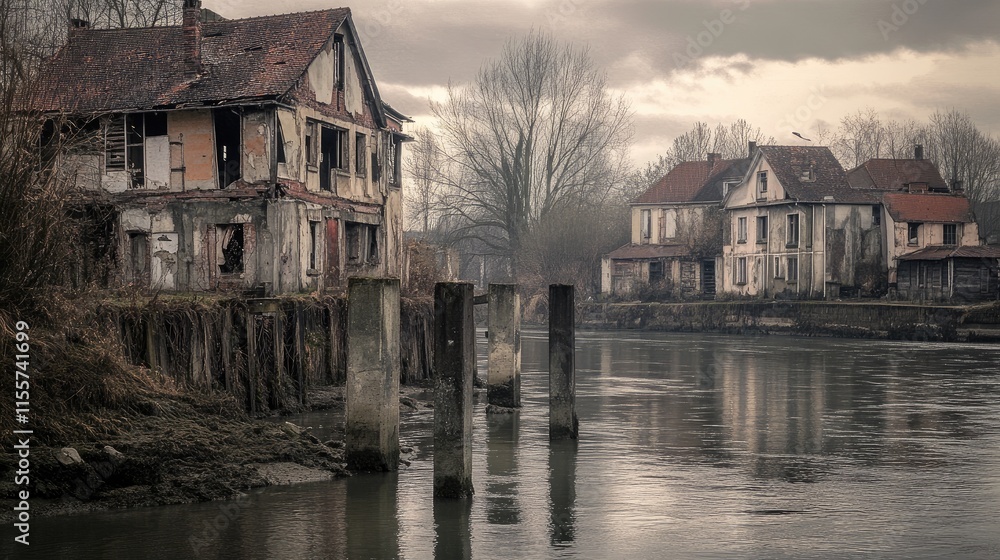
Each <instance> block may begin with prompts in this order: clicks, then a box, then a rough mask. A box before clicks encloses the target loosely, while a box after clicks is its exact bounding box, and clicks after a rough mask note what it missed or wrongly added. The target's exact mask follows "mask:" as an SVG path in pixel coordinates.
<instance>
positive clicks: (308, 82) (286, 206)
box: [38, 0, 409, 294]
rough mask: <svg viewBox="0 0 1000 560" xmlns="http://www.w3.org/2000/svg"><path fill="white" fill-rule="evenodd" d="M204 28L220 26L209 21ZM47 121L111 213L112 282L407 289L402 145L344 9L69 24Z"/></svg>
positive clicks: (192, 1) (46, 102) (79, 177)
mask: <svg viewBox="0 0 1000 560" xmlns="http://www.w3.org/2000/svg"><path fill="white" fill-rule="evenodd" d="M206 14H207V16H208V17H206ZM42 78H43V79H42V84H43V88H42V91H41V94H40V96H39V100H38V109H39V110H41V111H43V112H45V113H49V114H59V115H62V116H68V118H69V119H70V120H71V121H73V122H75V123H76V125H77V126H78V127H79V129H80V130H81V131H83V132H84V135H83V137H82V138H81V139H80V140H79V141H77V142H75V143H74V144H73V145H72V149H71V150H69V151H67V152H66V153H65V154H64V156H63V168H64V169H65V170H68V172H70V173H72V175H73V177H74V180H75V182H76V185H77V186H78V187H79V189H80V190H81V191H82V192H83V193H85V196H86V198H87V199H88V200H89V201H90V202H91V204H93V205H100V206H101V207H103V208H107V209H110V215H111V216H112V218H111V219H110V223H111V226H110V228H109V229H110V230H112V231H114V232H115V233H116V235H115V243H114V244H113V247H114V251H113V252H112V253H113V254H112V257H111V260H112V261H113V262H114V265H115V269H116V271H117V272H116V278H117V279H116V281H117V282H120V283H124V284H129V283H132V284H139V285H143V286H148V287H149V288H151V289H155V290H166V291H173V290H176V291H203V290H237V291H244V290H253V291H259V292H262V293H266V294H281V293H292V292H302V291H313V290H318V289H325V288H337V287H340V286H343V285H345V280H346V278H348V277H350V276H355V275H377V276H398V275H399V273H400V268H401V260H402V222H401V204H402V194H401V192H400V188H401V178H400V155H401V145H402V143H403V142H405V141H407V140H409V138H408V137H407V136H406V135H405V134H404V133H403V130H402V126H403V123H404V122H407V121H408V119H406V117H404V116H403V115H402V114H400V113H398V112H396V111H394V110H393V109H392V108H391V107H389V106H388V105H386V104H385V103H383V102H382V100H381V98H380V96H379V92H378V88H377V87H376V84H375V81H374V79H373V78H372V73H371V70H370V68H369V66H368V62H367V60H366V58H365V54H364V50H363V49H362V47H361V43H360V42H359V38H358V33H357V31H356V29H355V26H354V23H353V21H352V19H351V12H350V9H348V8H339V9H331V10H322V11H316V12H309V13H295V14H286V15H276V16H267V17H256V18H249V19H236V20H225V19H223V18H220V17H218V16H216V15H215V14H213V13H211V12H209V11H207V10H202V9H201V2H200V1H198V0H185V2H184V12H183V24H182V25H181V26H172V27H153V28H145V29H114V30H99V29H92V28H90V27H89V25H88V24H87V23H86V22H83V21H80V20H74V21H73V24H72V29H71V30H70V34H69V39H68V41H67V44H66V45H65V46H63V47H62V48H61V49H60V50H59V51H58V52H57V53H56V54H55V55H54V56H53V57H52V58H51V59H50V60H49V61H47V64H46V66H45V68H44V71H43V76H42Z"/></svg>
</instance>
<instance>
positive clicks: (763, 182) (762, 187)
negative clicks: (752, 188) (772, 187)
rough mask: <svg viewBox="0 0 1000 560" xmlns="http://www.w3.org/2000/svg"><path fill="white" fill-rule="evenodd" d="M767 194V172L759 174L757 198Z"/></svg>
mask: <svg viewBox="0 0 1000 560" xmlns="http://www.w3.org/2000/svg"><path fill="white" fill-rule="evenodd" d="M766 194H767V171H761V172H759V173H757V198H763V197H764V195H766Z"/></svg>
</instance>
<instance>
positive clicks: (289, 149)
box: [277, 109, 305, 180]
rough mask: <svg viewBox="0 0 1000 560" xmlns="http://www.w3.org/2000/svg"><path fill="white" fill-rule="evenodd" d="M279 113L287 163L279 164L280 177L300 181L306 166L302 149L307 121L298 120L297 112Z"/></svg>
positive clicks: (286, 110)
mask: <svg viewBox="0 0 1000 560" xmlns="http://www.w3.org/2000/svg"><path fill="white" fill-rule="evenodd" d="M277 111H278V122H279V123H280V126H281V134H282V136H283V138H284V148H285V163H279V164H278V177H280V178H283V179H292V180H299V179H301V178H302V177H303V173H302V169H303V168H304V166H305V161H304V160H305V157H304V156H305V152H304V150H302V149H301V147H302V145H303V141H304V140H303V139H304V138H305V121H303V120H300V119H298V118H297V115H296V113H295V111H290V110H288V109H277Z"/></svg>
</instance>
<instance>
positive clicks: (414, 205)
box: [404, 127, 448, 237]
mask: <svg viewBox="0 0 1000 560" xmlns="http://www.w3.org/2000/svg"><path fill="white" fill-rule="evenodd" d="M412 134H413V136H414V137H415V138H416V139H417V142H416V143H415V144H414V145H413V147H412V148H411V149H409V150H407V159H406V163H405V165H404V167H405V169H406V174H407V176H408V177H410V182H411V185H412V187H411V188H410V189H408V190H407V194H408V195H409V196H412V200H409V201H407V206H408V208H409V210H408V212H409V218H410V220H412V221H413V222H416V223H419V224H420V225H421V232H422V233H423V234H424V237H426V236H427V233H428V232H429V231H430V224H431V215H432V214H433V211H434V207H435V206H436V204H435V201H436V199H437V196H438V191H439V189H440V188H441V185H443V184H445V183H446V182H447V176H448V175H447V171H446V168H445V165H446V161H445V154H444V150H443V148H442V146H441V142H440V141H439V140H438V137H437V135H435V134H434V133H433V132H431V131H430V130H428V129H427V128H424V127H421V128H418V129H417V130H415V131H413V133H412Z"/></svg>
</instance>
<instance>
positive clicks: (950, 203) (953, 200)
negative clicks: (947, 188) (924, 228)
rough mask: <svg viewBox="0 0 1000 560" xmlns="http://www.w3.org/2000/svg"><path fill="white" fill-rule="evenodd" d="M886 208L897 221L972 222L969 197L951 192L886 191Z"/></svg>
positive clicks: (884, 197) (884, 199) (883, 199)
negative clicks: (951, 193)
mask: <svg viewBox="0 0 1000 560" xmlns="http://www.w3.org/2000/svg"><path fill="white" fill-rule="evenodd" d="M882 201H883V203H884V204H885V208H886V210H887V211H888V212H889V215H890V216H892V219H893V220H896V221H897V222H934V223H970V222H972V221H974V220H973V217H972V211H971V210H970V208H969V199H967V198H965V197H964V196H956V195H950V194H913V193H886V194H885V195H883V196H882Z"/></svg>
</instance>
